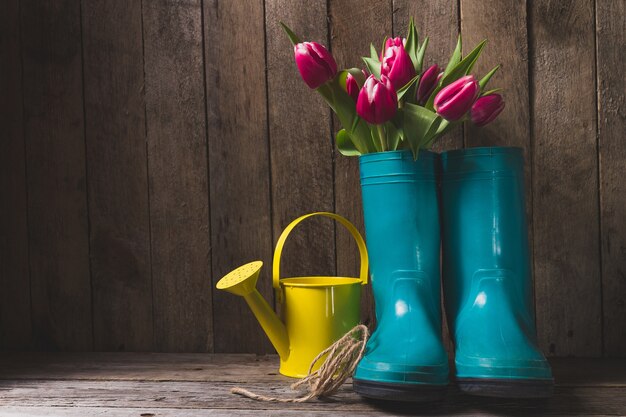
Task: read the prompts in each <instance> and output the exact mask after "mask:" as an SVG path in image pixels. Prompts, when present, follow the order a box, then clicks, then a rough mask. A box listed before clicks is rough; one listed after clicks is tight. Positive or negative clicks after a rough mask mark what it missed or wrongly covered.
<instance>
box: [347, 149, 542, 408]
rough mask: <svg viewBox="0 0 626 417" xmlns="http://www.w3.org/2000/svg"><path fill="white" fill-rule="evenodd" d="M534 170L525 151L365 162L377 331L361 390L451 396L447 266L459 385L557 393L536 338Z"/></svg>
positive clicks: (509, 392) (360, 370) (384, 395)
mask: <svg viewBox="0 0 626 417" xmlns="http://www.w3.org/2000/svg"><path fill="white" fill-rule="evenodd" d="M523 165H524V163H523V155H522V150H521V149H519V148H503V147H492V148H471V149H462V150H455V151H448V152H444V153H442V154H437V153H433V152H428V151H420V153H419V157H418V159H417V160H416V161H414V160H413V155H412V154H411V153H410V152H408V151H396V152H382V153H374V154H367V155H363V156H361V157H360V170H361V187H362V194H363V211H364V217H365V233H366V237H367V247H368V252H369V258H370V273H371V283H372V288H373V292H374V300H375V303H376V321H377V327H376V330H375V331H374V333H373V334H372V337H371V338H370V340H369V341H368V343H367V346H366V350H365V355H364V357H363V358H362V360H361V361H360V362H359V364H358V366H357V369H356V371H355V374H354V378H353V385H354V390H355V391H356V392H357V393H359V394H360V395H362V396H364V397H369V398H376V399H384V400H398V401H429V400H436V399H440V398H442V397H443V396H444V394H445V392H446V390H447V386H448V383H449V367H448V356H447V353H446V350H445V348H444V346H443V343H442V337H441V308H440V305H441V304H440V288H441V287H440V264H441V266H442V272H443V288H444V304H445V308H446V313H447V319H448V327H449V329H450V333H451V337H452V341H453V342H454V346H455V361H454V364H455V369H454V379H455V380H456V383H457V385H458V386H459V388H460V389H461V390H462V391H465V392H467V393H470V394H476V395H485V396H496V397H517V398H521V397H546V396H550V395H551V394H552V388H553V379H552V374H551V370H550V366H549V364H548V362H547V361H546V359H545V357H544V356H543V354H542V353H541V351H540V350H539V349H538V347H537V343H536V331H535V324H534V313H533V301H532V290H531V285H532V282H531V279H532V276H531V271H530V258H529V253H528V237H527V226H526V216H525V204H524V170H523ZM440 220H441V221H440ZM440 233H441V239H440ZM441 242H443V244H442V245H441ZM440 255H442V256H440Z"/></svg>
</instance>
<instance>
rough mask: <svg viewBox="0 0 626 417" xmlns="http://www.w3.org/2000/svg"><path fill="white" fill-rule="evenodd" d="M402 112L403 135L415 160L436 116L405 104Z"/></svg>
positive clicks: (422, 108) (420, 107)
mask: <svg viewBox="0 0 626 417" xmlns="http://www.w3.org/2000/svg"><path fill="white" fill-rule="evenodd" d="M402 111H403V112H404V123H403V128H404V135H405V137H406V139H407V140H408V141H409V144H410V146H411V150H412V151H413V157H414V158H416V159H417V153H418V151H419V148H420V147H421V146H422V145H423V143H424V142H425V138H426V135H427V133H428V131H429V130H430V128H431V126H432V124H433V123H434V122H435V121H436V120H437V117H438V116H437V113H434V112H432V111H430V110H428V109H426V108H424V107H422V106H418V105H415V104H411V103H406V104H405V105H404V107H403V108H402Z"/></svg>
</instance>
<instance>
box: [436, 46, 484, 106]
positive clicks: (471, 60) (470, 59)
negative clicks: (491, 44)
mask: <svg viewBox="0 0 626 417" xmlns="http://www.w3.org/2000/svg"><path fill="white" fill-rule="evenodd" d="M459 38H460V37H459ZM485 43H487V40H486V39H485V40H484V41H482V42H481V43H479V44H478V45H477V46H476V47H475V48H474V49H473V50H472V52H470V53H469V54H467V56H466V57H465V58H463V59H462V60H461V61H460V62H459V63H458V64H456V66H454V68H452V69H451V70H450V71H449V72H448V74H447V75H445V71H444V76H443V77H442V79H441V81H440V82H439V85H438V86H437V88H435V91H433V93H432V94H431V95H430V97H429V98H428V102H427V103H426V106H425V107H426V108H427V109H429V110H433V108H434V107H433V103H434V101H435V96H436V95H437V93H439V91H441V89H442V88H444V87H445V86H447V85H449V84H451V83H452V82H454V81H456V80H458V79H459V78H461V77H462V76H464V75H467V74H468V73H469V72H470V71H471V70H472V68H473V67H474V64H475V63H476V60H477V59H478V57H479V56H480V54H481V53H482V51H483V48H484V47H485ZM455 53H456V51H455ZM448 66H449V64H448ZM446 71H448V68H447V67H446Z"/></svg>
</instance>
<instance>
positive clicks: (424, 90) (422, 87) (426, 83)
mask: <svg viewBox="0 0 626 417" xmlns="http://www.w3.org/2000/svg"><path fill="white" fill-rule="evenodd" d="M442 76H443V72H440V69H439V66H438V65H433V66H432V67H430V68H428V69H427V70H426V71H424V73H423V74H422V77H421V78H420V83H419V85H418V86H417V103H418V104H421V105H422V106H423V105H424V104H426V102H427V101H428V98H429V97H430V95H431V94H432V93H433V91H435V88H436V87H437V84H438V83H439V80H441V77H442Z"/></svg>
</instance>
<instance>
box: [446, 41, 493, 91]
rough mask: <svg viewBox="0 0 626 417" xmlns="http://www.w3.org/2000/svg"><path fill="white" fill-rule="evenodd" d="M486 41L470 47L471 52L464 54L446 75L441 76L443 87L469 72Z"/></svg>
mask: <svg viewBox="0 0 626 417" xmlns="http://www.w3.org/2000/svg"><path fill="white" fill-rule="evenodd" d="M486 43H487V39H485V40H483V41H482V42H481V43H479V44H478V45H476V47H475V48H474V49H472V52H470V53H469V54H467V56H465V57H464V58H463V59H462V60H461V62H459V63H458V64H457V65H456V66H455V67H454V68H453V69H452V71H450V73H449V74H448V75H444V76H443V79H442V80H441V85H442V86H444V87H445V86H446V85H448V84H450V83H452V82H453V81H455V80H458V79H459V78H461V77H462V76H464V75H467V74H469V73H470V71H471V70H472V68H473V67H474V64H475V63H476V61H477V60H478V57H479V56H480V54H481V53H482V52H483V48H484V47H485V44H486Z"/></svg>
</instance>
